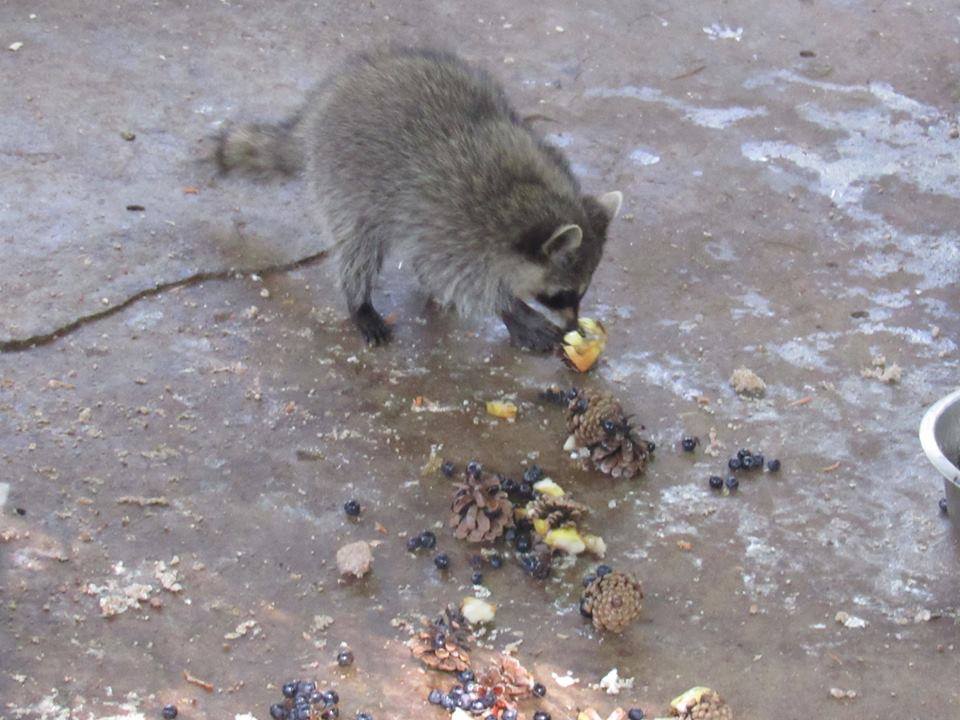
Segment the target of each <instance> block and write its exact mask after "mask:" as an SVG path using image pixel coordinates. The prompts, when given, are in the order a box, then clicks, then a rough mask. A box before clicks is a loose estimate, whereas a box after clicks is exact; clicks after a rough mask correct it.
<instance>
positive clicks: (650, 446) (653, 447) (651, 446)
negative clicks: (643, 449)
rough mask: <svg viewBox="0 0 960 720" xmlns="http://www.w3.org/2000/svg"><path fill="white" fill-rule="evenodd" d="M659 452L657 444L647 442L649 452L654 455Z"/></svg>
mask: <svg viewBox="0 0 960 720" xmlns="http://www.w3.org/2000/svg"><path fill="white" fill-rule="evenodd" d="M656 451H657V444H656V443H655V442H651V441H649V440H648V441H647V452H649V453H652V452H656Z"/></svg>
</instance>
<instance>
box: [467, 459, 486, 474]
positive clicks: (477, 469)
mask: <svg viewBox="0 0 960 720" xmlns="http://www.w3.org/2000/svg"><path fill="white" fill-rule="evenodd" d="M481 472H483V465H481V464H480V463H478V462H477V461H476V460H471V461H470V462H469V463H467V475H472V476H473V477H477V476H478V475H479V474H480V473H481Z"/></svg>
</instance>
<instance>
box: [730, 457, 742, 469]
mask: <svg viewBox="0 0 960 720" xmlns="http://www.w3.org/2000/svg"><path fill="white" fill-rule="evenodd" d="M741 462H742V461H741V460H740V458H730V459H729V460H727V467H728V468H730V469H731V470H739V469H740V464H741Z"/></svg>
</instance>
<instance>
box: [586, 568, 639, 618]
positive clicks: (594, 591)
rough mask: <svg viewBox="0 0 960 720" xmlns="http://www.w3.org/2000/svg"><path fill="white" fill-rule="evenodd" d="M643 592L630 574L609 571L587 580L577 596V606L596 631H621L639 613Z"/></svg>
mask: <svg viewBox="0 0 960 720" xmlns="http://www.w3.org/2000/svg"><path fill="white" fill-rule="evenodd" d="M642 599H643V591H642V590H641V588H640V582H639V581H638V580H637V579H636V578H634V577H633V576H631V575H627V574H625V573H621V572H611V573H608V574H606V575H602V576H600V577H598V578H597V579H596V580H594V581H593V582H592V583H590V584H589V585H588V586H587V587H586V589H585V590H584V591H583V595H582V596H581V598H580V609H581V612H583V614H584V615H587V616H588V617H592V618H593V626H594V627H595V628H597V630H607V631H610V632H615V633H620V632H623V631H624V630H625V629H626V628H627V626H628V625H629V624H630V623H631V622H632V621H633V620H635V619H636V618H637V617H639V615H640V609H641V607H642V604H641V602H640V601H641V600H642Z"/></svg>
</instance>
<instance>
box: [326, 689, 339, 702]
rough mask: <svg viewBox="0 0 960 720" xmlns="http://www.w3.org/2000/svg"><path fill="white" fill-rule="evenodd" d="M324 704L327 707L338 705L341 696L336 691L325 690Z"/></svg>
mask: <svg viewBox="0 0 960 720" xmlns="http://www.w3.org/2000/svg"><path fill="white" fill-rule="evenodd" d="M323 702H324V703H325V704H326V705H336V704H337V703H339V702H340V696H339V695H338V694H337V691H336V690H324V692H323Z"/></svg>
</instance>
